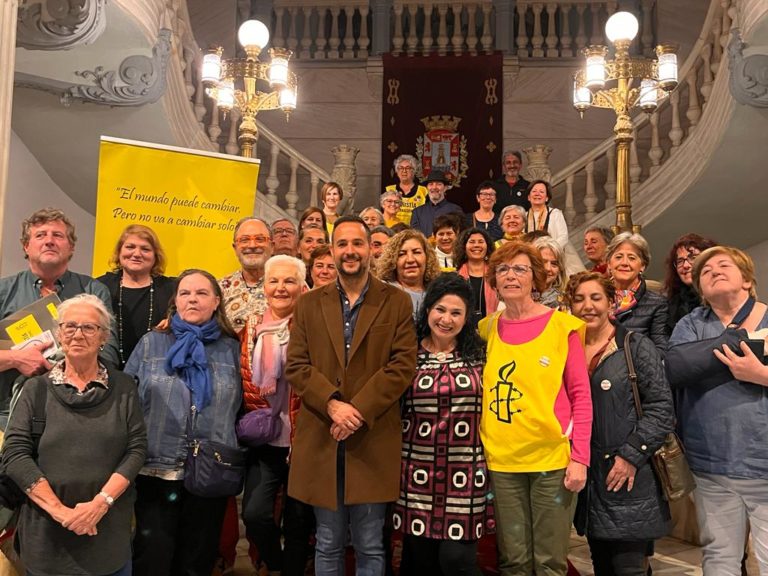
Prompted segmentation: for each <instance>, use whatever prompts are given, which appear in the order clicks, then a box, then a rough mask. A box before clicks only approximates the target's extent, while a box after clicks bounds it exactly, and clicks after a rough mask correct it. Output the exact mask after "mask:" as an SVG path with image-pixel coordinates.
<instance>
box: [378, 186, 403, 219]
mask: <svg viewBox="0 0 768 576" xmlns="http://www.w3.org/2000/svg"><path fill="white" fill-rule="evenodd" d="M390 196H397V199H398V200H401V201H402V197H401V196H400V192H398V191H397V190H385V191H384V192H382V194H381V196H380V197H379V205H380V206H382V207H383V206H384V200H386V199H387V198H389V197H390ZM382 219H383V218H382Z"/></svg>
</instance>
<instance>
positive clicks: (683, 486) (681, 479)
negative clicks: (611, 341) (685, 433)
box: [624, 332, 696, 502]
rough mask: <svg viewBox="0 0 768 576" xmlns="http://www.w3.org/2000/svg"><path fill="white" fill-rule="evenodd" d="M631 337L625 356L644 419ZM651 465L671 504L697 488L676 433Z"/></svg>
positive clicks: (629, 335)
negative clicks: (630, 345) (631, 349)
mask: <svg viewBox="0 0 768 576" xmlns="http://www.w3.org/2000/svg"><path fill="white" fill-rule="evenodd" d="M631 337H632V332H627V335H626V336H625V337H624V355H625V356H626V359H627V368H628V370H629V382H630V384H631V385H632V396H633V397H634V399H635V410H636V411H637V416H638V417H639V418H642V417H643V408H642V407H641V405H640V393H639V392H638V390H637V372H636V371H635V363H634V362H633V361H632V352H631V351H630V349H629V343H630V338H631ZM651 465H652V466H653V469H654V471H655V472H656V477H657V478H658V479H659V483H660V484H661V488H662V492H663V494H664V499H665V500H667V501H669V502H674V501H676V500H680V499H681V498H683V497H684V496H686V495H687V494H689V493H690V492H693V490H694V488H696V480H695V479H694V478H693V474H692V473H691V469H690V467H689V466H688V461H687V460H686V459H685V450H684V449H683V443H682V442H681V441H680V438H678V436H677V434H675V433H674V432H670V433H669V434H667V436H666V437H665V438H664V443H663V444H662V445H661V448H659V449H658V450H656V452H655V453H653V454H652V455H651Z"/></svg>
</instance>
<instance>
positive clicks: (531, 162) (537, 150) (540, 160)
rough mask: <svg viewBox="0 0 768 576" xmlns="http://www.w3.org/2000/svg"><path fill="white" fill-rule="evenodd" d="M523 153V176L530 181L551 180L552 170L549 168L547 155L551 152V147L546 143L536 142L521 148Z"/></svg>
mask: <svg viewBox="0 0 768 576" xmlns="http://www.w3.org/2000/svg"><path fill="white" fill-rule="evenodd" d="M523 154H525V160H526V162H525V165H526V166H527V168H526V169H525V178H526V179H527V180H528V181H529V182H530V181H532V180H546V181H547V182H550V181H551V180H552V170H551V169H550V168H549V155H550V154H552V148H550V147H549V146H547V145H546V144H536V145H535V146H531V147H530V148H523Z"/></svg>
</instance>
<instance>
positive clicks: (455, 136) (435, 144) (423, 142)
mask: <svg viewBox="0 0 768 576" xmlns="http://www.w3.org/2000/svg"><path fill="white" fill-rule="evenodd" d="M461 120H462V119H461V118H459V117H457V116H427V117H426V118H422V119H421V123H422V124H424V129H425V130H426V132H425V133H424V135H423V136H419V137H418V138H417V139H416V158H418V160H419V163H420V164H421V174H420V175H419V176H420V177H422V178H423V177H426V176H427V175H428V174H429V173H430V172H431V171H432V170H433V169H434V170H442V171H443V172H445V174H446V176H447V177H448V179H449V180H450V181H451V185H452V186H459V184H460V183H461V180H462V179H463V178H464V177H465V176H466V175H467V169H468V165H467V138H466V137H465V136H462V135H461V133H460V132H459V123H460V122H461Z"/></svg>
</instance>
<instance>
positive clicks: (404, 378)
mask: <svg viewBox="0 0 768 576" xmlns="http://www.w3.org/2000/svg"><path fill="white" fill-rule="evenodd" d="M332 253H333V257H334V260H335V262H336V269H337V270H338V281H337V282H336V283H333V284H329V285H327V286H324V287H323V288H320V289H318V290H313V291H311V292H308V293H307V294H305V295H304V296H302V298H301V299H300V300H299V302H298V304H297V307H296V311H295V313H294V318H293V327H292V329H291V339H290V342H289V344H288V359H287V363H286V364H287V368H286V376H287V378H288V380H289V381H290V383H291V385H292V386H293V387H294V389H295V390H296V392H297V393H298V394H299V396H301V399H302V406H301V409H300V411H299V415H298V417H297V421H296V430H295V437H294V442H293V449H292V452H291V469H290V474H289V479H288V494H289V495H290V496H292V497H293V498H296V499H297V500H301V501H302V502H306V503H308V504H311V505H312V506H314V508H315V516H316V518H317V546H316V557H315V573H316V574H318V575H319V576H325V575H328V576H330V575H338V576H341V575H343V574H344V546H345V544H346V538H347V533H348V530H349V528H350V527H351V532H352V545H353V546H354V548H355V553H356V556H357V573H358V574H372V575H381V574H384V564H385V561H384V546H383V542H382V528H383V525H384V514H385V509H386V503H387V502H392V501H394V500H396V499H397V496H398V491H399V484H400V448H401V429H400V405H399V399H400V396H401V395H402V394H403V392H404V391H405V390H406V388H407V387H408V385H409V384H410V382H411V379H412V378H413V374H414V370H415V366H416V334H415V330H414V327H413V321H412V309H411V300H410V298H409V297H408V296H407V295H406V294H405V293H404V292H402V291H401V290H398V289H397V288H395V287H393V286H390V285H388V284H384V283H383V282H381V281H379V280H377V279H376V278H374V277H373V276H371V275H370V273H369V271H368V265H369V262H370V260H371V246H370V232H369V231H368V228H367V227H366V226H365V223H364V222H363V221H362V220H361V219H360V218H359V217H357V216H343V217H341V218H339V219H338V220H337V221H336V223H335V226H334V229H333V238H332Z"/></svg>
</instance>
